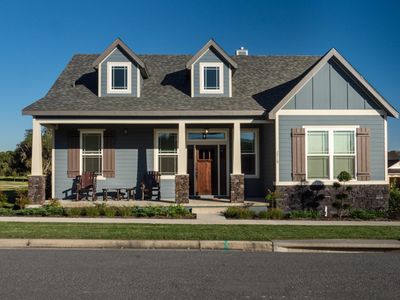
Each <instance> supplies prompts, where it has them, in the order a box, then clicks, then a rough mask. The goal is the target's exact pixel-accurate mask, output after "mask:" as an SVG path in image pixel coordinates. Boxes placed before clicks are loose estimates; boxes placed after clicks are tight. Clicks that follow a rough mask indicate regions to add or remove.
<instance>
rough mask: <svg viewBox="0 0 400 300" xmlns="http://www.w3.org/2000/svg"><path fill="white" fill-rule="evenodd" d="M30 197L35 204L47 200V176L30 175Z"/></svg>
mask: <svg viewBox="0 0 400 300" xmlns="http://www.w3.org/2000/svg"><path fill="white" fill-rule="evenodd" d="M28 198H29V200H30V201H32V203H34V204H43V203H44V201H45V200H46V176H44V175H34V176H28Z"/></svg>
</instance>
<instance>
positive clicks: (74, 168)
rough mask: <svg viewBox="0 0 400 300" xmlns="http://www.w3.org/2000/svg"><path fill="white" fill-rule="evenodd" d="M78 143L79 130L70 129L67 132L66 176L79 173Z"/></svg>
mask: <svg viewBox="0 0 400 300" xmlns="http://www.w3.org/2000/svg"><path fill="white" fill-rule="evenodd" d="M79 154H80V143H79V132H78V131H71V132H69V133H68V166H67V176H68V178H75V177H76V176H78V175H79V165H80V157H79V156H80V155H79Z"/></svg>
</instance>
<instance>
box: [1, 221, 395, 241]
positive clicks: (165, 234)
mask: <svg viewBox="0 0 400 300" xmlns="http://www.w3.org/2000/svg"><path fill="white" fill-rule="evenodd" d="M0 238H47V239H128V240H139V239H150V240H252V241H267V240H273V239H400V226H296V225H164V224H83V223H75V224H73V223H21V222H0Z"/></svg>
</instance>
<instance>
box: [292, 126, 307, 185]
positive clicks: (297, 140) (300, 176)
mask: <svg viewBox="0 0 400 300" xmlns="http://www.w3.org/2000/svg"><path fill="white" fill-rule="evenodd" d="M292 178H293V181H302V180H305V179H306V130H305V129H304V128H292Z"/></svg>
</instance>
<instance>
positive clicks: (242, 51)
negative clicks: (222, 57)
mask: <svg viewBox="0 0 400 300" xmlns="http://www.w3.org/2000/svg"><path fill="white" fill-rule="evenodd" d="M236 55H238V56H239V55H244V56H248V55H249V50H247V49H244V47H240V49H238V50H236Z"/></svg>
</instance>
